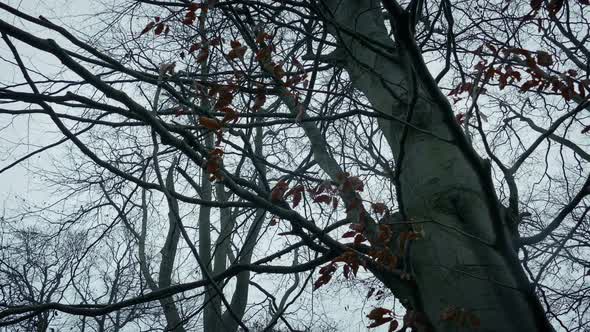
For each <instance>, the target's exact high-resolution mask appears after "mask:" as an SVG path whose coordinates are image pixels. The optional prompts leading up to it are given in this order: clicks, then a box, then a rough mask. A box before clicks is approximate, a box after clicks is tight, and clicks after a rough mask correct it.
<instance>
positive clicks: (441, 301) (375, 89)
mask: <svg viewBox="0 0 590 332" xmlns="http://www.w3.org/2000/svg"><path fill="white" fill-rule="evenodd" d="M322 5H324V8H323V13H324V15H325V20H326V22H328V23H327V24H328V29H329V31H330V32H331V33H332V35H334V36H335V37H336V38H337V40H338V42H339V48H338V49H336V51H334V52H333V53H332V54H331V57H332V58H333V60H334V61H335V63H338V64H340V65H342V66H343V67H344V68H345V69H346V70H347V71H348V73H349V75H350V79H351V81H352V82H353V84H354V86H355V87H356V88H357V89H359V90H361V91H362V92H363V93H364V94H365V96H366V98H367V99H368V100H369V101H370V103H371V105H372V106H373V107H374V108H375V109H376V110H377V111H378V112H381V113H383V114H384V115H387V116H393V117H396V118H398V119H399V120H400V121H390V120H383V119H382V120H380V121H379V124H380V125H381V128H382V130H383V131H384V135H385V137H386V138H387V140H388V143H389V144H390V147H391V150H392V152H393V155H394V158H395V159H396V162H397V165H398V168H397V169H396V172H397V176H398V177H399V186H398V194H399V195H401V201H400V204H401V205H402V206H401V208H402V215H403V216H404V217H405V218H404V219H405V220H403V222H404V223H409V224H412V226H413V227H414V228H415V229H416V230H423V231H424V233H423V237H422V238H420V239H418V240H415V241H411V251H410V256H409V257H408V258H409V263H410V272H412V276H413V278H414V279H415V283H416V290H415V294H416V296H415V298H412V299H402V300H407V301H409V302H410V303H411V307H414V308H411V309H413V310H416V312H421V313H424V314H425V317H426V318H427V319H428V322H429V323H430V328H431V329H432V328H433V329H434V330H436V331H454V330H456V328H457V327H458V325H457V324H458V322H457V321H453V320H445V319H441V315H444V314H445V313H449V312H451V311H453V310H458V312H468V313H469V314H470V315H469V316H465V317H470V318H472V319H471V320H473V322H467V324H468V326H469V324H470V323H472V324H473V325H474V326H475V325H479V324H478V323H477V322H476V320H479V321H480V324H481V328H480V331H490V332H491V331H539V330H548V329H550V325H549V324H548V323H547V321H546V318H545V317H544V315H543V316H542V317H539V303H538V300H537V299H536V298H535V297H534V295H532V291H531V289H530V288H529V285H528V282H527V283H526V285H524V286H523V283H522V280H523V277H524V274H523V272H522V269H521V268H520V266H518V268H517V269H515V266H514V262H515V261H516V262H517V257H516V253H515V251H514V250H513V249H512V248H506V247H499V246H502V245H504V243H500V242H501V241H497V240H498V238H503V237H505V236H507V233H508V227H507V226H508V225H507V220H506V219H505V218H500V219H498V218H497V216H498V214H497V213H494V211H492V210H493V209H495V208H499V207H500V204H499V203H498V202H497V200H496V201H495V203H496V204H497V206H490V203H489V202H490V199H489V196H488V195H493V196H494V198H495V193H490V192H486V189H485V188H484V187H483V186H482V179H481V177H482V172H481V169H475V168H474V166H473V163H471V162H470V160H468V158H467V156H466V155H465V147H463V148H461V147H460V146H459V144H460V143H457V139H456V136H455V135H454V132H453V128H451V127H450V126H449V123H448V121H445V116H447V117H448V116H449V114H445V112H449V108H448V107H446V105H441V102H440V101H439V100H437V99H436V98H434V97H433V95H434V93H433V92H432V91H429V90H428V89H429V88H431V87H429V86H428V84H425V83H424V82H425V81H426V80H427V79H430V78H426V77H422V76H420V72H419V71H417V70H416V68H415V62H414V61H416V59H411V58H410V56H412V55H411V54H410V53H408V52H407V50H405V49H400V47H399V41H398V44H397V45H396V44H395V43H394V42H393V41H392V40H391V38H390V37H389V35H388V31H387V29H386V27H385V24H384V22H383V13H382V9H381V8H382V6H381V3H380V2H379V1H376V0H364V1H355V2H347V3H346V5H344V4H343V3H342V2H341V1H333V0H326V1H323V2H322ZM394 19H395V18H394ZM397 19H401V17H397ZM420 60H421V59H420ZM437 93H440V91H437ZM450 116H452V114H450ZM404 121H407V122H409V124H410V125H406V124H404V123H403V122H404ZM483 164H484V163H483V162H482V165H483ZM486 176H489V174H486ZM495 217H496V218H495ZM494 224H495V225H494ZM498 229H501V232H502V233H503V234H498V231H497V230H498ZM499 243H500V244H499ZM507 253H508V254H507ZM510 255H511V256H510ZM381 278H382V279H388V276H387V275H381ZM524 278H525V279H524V280H526V277H524ZM383 281H384V282H385V284H386V285H387V284H390V283H391V282H392V281H389V282H387V280H383ZM392 291H394V293H395V289H392ZM398 296H399V294H398ZM471 314H472V315H471ZM474 317H475V318H474ZM418 325H420V324H418ZM425 326H426V325H425V324H424V325H422V327H423V329H425V330H426V327H425Z"/></svg>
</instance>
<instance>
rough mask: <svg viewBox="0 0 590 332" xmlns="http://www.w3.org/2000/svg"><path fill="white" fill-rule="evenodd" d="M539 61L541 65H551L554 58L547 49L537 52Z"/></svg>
mask: <svg viewBox="0 0 590 332" xmlns="http://www.w3.org/2000/svg"><path fill="white" fill-rule="evenodd" d="M537 63H538V64H539V65H541V66H545V67H548V66H551V65H552V64H553V58H552V57H551V54H549V53H547V52H545V51H538V52H537Z"/></svg>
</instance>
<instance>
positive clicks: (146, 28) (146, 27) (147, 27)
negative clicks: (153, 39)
mask: <svg viewBox="0 0 590 332" xmlns="http://www.w3.org/2000/svg"><path fill="white" fill-rule="evenodd" d="M154 25H156V23H155V22H150V23H148V24H147V25H146V26H145V28H143V30H141V33H140V34H139V35H140V36H141V35H144V34H146V33H148V32H150V30H151V29H152V28H153V27H154Z"/></svg>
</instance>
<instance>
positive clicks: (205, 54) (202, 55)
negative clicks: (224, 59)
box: [197, 47, 209, 63]
mask: <svg viewBox="0 0 590 332" xmlns="http://www.w3.org/2000/svg"><path fill="white" fill-rule="evenodd" d="M208 57H209V49H208V48H206V47H205V48H201V51H200V52H199V55H197V63H203V62H205V61H207V58H208Z"/></svg>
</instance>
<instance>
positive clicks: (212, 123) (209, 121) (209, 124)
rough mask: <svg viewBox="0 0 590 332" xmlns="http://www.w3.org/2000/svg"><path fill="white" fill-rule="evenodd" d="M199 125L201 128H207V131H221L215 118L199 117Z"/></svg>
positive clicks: (219, 124)
mask: <svg viewBox="0 0 590 332" xmlns="http://www.w3.org/2000/svg"><path fill="white" fill-rule="evenodd" d="M199 123H200V124H201V126H203V127H205V128H207V129H211V130H218V129H221V123H219V120H217V119H215V118H209V117H206V116H200V117H199Z"/></svg>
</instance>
